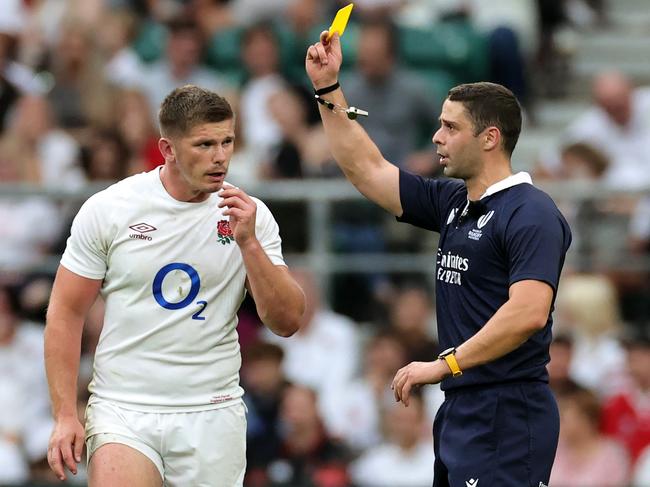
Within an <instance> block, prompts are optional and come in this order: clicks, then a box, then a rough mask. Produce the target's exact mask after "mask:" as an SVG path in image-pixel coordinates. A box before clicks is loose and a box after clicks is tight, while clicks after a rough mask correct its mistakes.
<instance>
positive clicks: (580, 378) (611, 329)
mask: <svg viewBox="0 0 650 487" xmlns="http://www.w3.org/2000/svg"><path fill="white" fill-rule="evenodd" d="M557 307H558V311H560V313H561V315H562V317H563V319H564V320H565V322H564V323H563V324H564V325H565V331H567V332H569V333H571V335H572V339H573V353H572V359H571V368H570V374H571V378H572V379H573V380H574V381H576V382H577V383H578V384H580V385H582V386H584V387H587V388H589V389H592V390H594V391H598V393H599V394H600V395H603V396H605V395H608V394H610V393H612V392H613V391H614V390H615V389H616V388H617V387H618V386H619V385H620V384H621V382H622V381H623V380H624V373H623V370H624V364H625V354H624V351H623V349H622V347H621V346H620V344H619V341H618V337H617V335H618V333H619V331H620V329H621V320H620V314H619V303H618V297H617V294H616V289H615V288H614V286H613V284H612V283H611V281H610V280H609V279H608V278H607V277H606V276H604V275H598V274H593V275H592V274H576V275H572V276H567V277H566V278H565V279H564V280H563V281H562V292H561V293H560V294H559V295H558V303H557Z"/></svg>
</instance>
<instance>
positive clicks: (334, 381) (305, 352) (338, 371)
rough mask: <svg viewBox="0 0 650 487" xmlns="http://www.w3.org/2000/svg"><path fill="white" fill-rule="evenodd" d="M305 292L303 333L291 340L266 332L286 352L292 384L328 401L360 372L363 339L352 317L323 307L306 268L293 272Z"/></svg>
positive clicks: (301, 328) (285, 369)
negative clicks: (361, 342)
mask: <svg viewBox="0 0 650 487" xmlns="http://www.w3.org/2000/svg"><path fill="white" fill-rule="evenodd" d="M293 276H294V278H295V279H296V281H297V282H298V284H300V287H301V288H302V289H303V291H304V293H305V299H306V301H305V304H306V308H305V313H304V315H303V316H302V322H301V325H300V330H298V332H297V333H296V334H295V335H293V336H292V337H290V338H288V339H278V337H277V336H274V335H272V334H270V333H268V332H266V337H265V338H266V339H267V340H269V341H271V342H272V343H276V344H278V345H279V346H280V347H282V349H283V350H284V372H285V375H286V377H287V379H288V380H289V381H291V382H292V383H295V384H300V385H304V386H307V387H309V388H311V389H313V390H314V391H316V393H317V394H318V397H319V399H320V400H321V401H327V396H328V394H334V393H337V392H338V391H339V386H340V385H341V384H346V383H348V382H349V381H350V380H351V379H352V378H353V377H354V376H355V375H356V373H357V370H358V366H359V364H358V360H359V352H360V337H359V330H358V329H357V325H356V324H355V323H354V322H353V321H351V320H350V319H349V318H347V317H345V316H343V315H340V314H337V313H335V312H333V311H331V310H330V309H327V308H325V307H324V306H323V303H322V298H321V295H320V289H318V287H317V284H316V281H315V278H314V276H313V275H312V274H311V273H310V272H309V271H308V270H306V269H300V270H295V271H293Z"/></svg>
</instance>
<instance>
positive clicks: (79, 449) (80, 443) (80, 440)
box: [74, 433, 84, 463]
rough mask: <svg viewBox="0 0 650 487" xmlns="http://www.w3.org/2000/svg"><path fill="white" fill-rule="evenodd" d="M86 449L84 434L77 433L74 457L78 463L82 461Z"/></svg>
mask: <svg viewBox="0 0 650 487" xmlns="http://www.w3.org/2000/svg"><path fill="white" fill-rule="evenodd" d="M83 451H84V435H83V434H79V433H77V434H76V435H75V437H74V459H75V461H76V462H77V463H79V462H80V461H81V454H82V453H83Z"/></svg>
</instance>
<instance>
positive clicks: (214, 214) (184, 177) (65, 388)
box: [45, 86, 304, 487]
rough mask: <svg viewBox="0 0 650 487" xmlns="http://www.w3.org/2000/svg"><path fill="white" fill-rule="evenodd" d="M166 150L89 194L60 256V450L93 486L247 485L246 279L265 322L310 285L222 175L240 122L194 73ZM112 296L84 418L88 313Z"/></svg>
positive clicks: (287, 311)
mask: <svg viewBox="0 0 650 487" xmlns="http://www.w3.org/2000/svg"><path fill="white" fill-rule="evenodd" d="M159 119H160V127H161V135H162V137H161V139H160V141H159V148H160V151H161V152H162V154H163V156H164V157H165V164H164V165H163V166H161V167H159V168H156V169H154V170H153V171H151V172H148V173H142V174H138V175H136V176H132V177H129V178H127V179H125V180H123V181H121V182H119V183H117V184H114V185H113V186H111V187H109V188H108V189H106V190H104V191H101V192H100V193H97V194H96V195H94V196H92V197H91V198H89V199H88V201H86V203H85V204H84V205H83V207H82V208H81V209H80V210H79V213H78V214H77V217H76V218H75V220H74V223H73V225H72V230H71V235H70V238H69V239H68V243H67V247H66V250H65V253H64V255H63V257H62V259H61V265H60V267H59V269H58V272H57V276H56V280H55V283H54V288H53V290H52V296H51V299H50V306H49V310H48V316H47V326H46V330H45V360H46V369H47V376H48V381H49V386H50V395H51V398H52V407H53V413H54V417H55V421H56V423H55V427H54V431H53V433H52V436H51V439H50V444H49V451H48V461H49V464H50V466H51V468H52V469H53V471H54V472H55V473H56V475H57V476H58V477H59V478H60V479H61V480H63V479H65V478H66V473H65V469H66V468H67V469H68V470H70V471H71V472H72V473H73V474H76V471H77V463H78V462H80V460H81V454H82V450H83V445H84V439H85V442H86V445H87V453H88V457H89V472H88V475H89V484H90V486H91V487H104V486H116V485H120V486H127V485H128V486H130V487H140V486H142V487H154V486H155V487H159V486H161V485H165V486H179V487H180V486H183V487H185V486H190V485H191V486H216V485H219V486H229V487H230V486H241V485H242V482H243V477H244V470H245V466H246V460H245V449H246V445H245V442H246V417H245V407H244V405H243V402H242V399H241V396H242V394H243V390H242V388H241V387H240V385H239V368H240V364H241V358H240V353H239V343H238V337H237V331H236V326H237V317H236V312H237V310H238V308H239V306H240V304H241V302H242V300H243V299H244V296H245V292H246V290H248V291H249V292H250V293H251V294H252V296H253V298H254V300H255V303H256V306H257V311H258V313H259V315H260V317H261V319H262V321H263V322H264V324H265V325H266V326H267V327H268V328H269V329H271V330H272V331H273V332H275V333H276V334H278V335H281V336H290V335H291V334H293V333H294V332H295V331H296V330H297V329H298V327H299V324H298V323H299V321H300V317H301V316H302V313H303V310H304V295H303V293H302V290H301V289H300V287H299V286H298V284H297V283H296V282H295V281H294V280H293V278H292V277H291V276H290V274H289V272H288V269H287V267H286V265H285V263H284V260H283V258H282V249H281V241H280V236H279V230H278V225H277V223H276V222H275V220H274V218H273V216H272V215H271V213H270V211H269V210H268V208H267V207H266V206H265V205H264V204H263V203H262V202H261V201H260V200H257V199H255V198H252V197H250V196H248V195H247V194H246V193H245V192H244V191H242V190H241V189H239V188H236V187H233V186H231V185H228V184H227V183H225V184H224V178H225V176H226V173H227V171H228V164H229V162H230V158H231V156H232V154H233V146H234V141H235V121H234V115H233V112H232V109H231V107H230V105H229V104H228V102H227V101H226V100H225V99H223V98H222V97H220V96H219V95H217V94H215V93H212V92H210V91H207V90H204V89H201V88H199V87H196V86H185V87H182V88H178V89H176V90H174V91H173V92H171V93H170V94H169V95H168V96H167V98H166V99H165V100H164V101H163V103H162V105H161V108H160V113H159ZM98 294H101V296H102V297H103V298H104V300H105V302H106V312H105V318H104V328H103V330H102V334H101V337H100V339H99V344H98V346H97V351H96V353H95V361H94V375H93V379H92V382H91V383H90V386H89V390H90V392H91V397H90V400H89V404H88V408H87V410H86V424H85V427H84V426H83V425H82V424H81V423H80V421H79V419H78V417H77V375H78V371H79V355H80V344H81V333H82V329H83V324H84V319H85V316H86V313H87V312H88V310H89V308H90V306H91V305H92V304H93V302H94V301H95V298H96V297H97V295H98Z"/></svg>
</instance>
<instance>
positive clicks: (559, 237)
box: [398, 170, 571, 390]
mask: <svg viewBox="0 0 650 487" xmlns="http://www.w3.org/2000/svg"><path fill="white" fill-rule="evenodd" d="M399 178H400V180H399V191H400V200H401V203H402V209H403V211H404V213H403V214H402V216H401V217H399V218H398V220H399V221H403V222H407V223H411V224H413V225H416V226H418V227H421V228H426V229H428V230H433V231H434V232H439V233H440V242H439V246H438V253H437V256H436V312H437V320H438V340H439V342H440V346H441V348H442V349H446V348H449V347H456V346H458V345H460V344H462V343H463V342H465V341H466V340H468V339H469V338H471V337H472V336H473V335H475V334H476V333H477V332H478V331H479V330H480V329H481V328H482V327H483V325H485V323H486V322H487V321H488V320H489V319H490V318H492V316H493V315H494V313H495V312H496V311H497V310H498V309H499V308H500V307H501V305H503V304H504V303H505V302H506V301H507V300H508V291H509V288H510V285H512V284H513V283H515V282H517V281H521V280H524V279H533V280H537V281H542V282H545V283H547V284H549V285H550V286H551V287H552V288H553V291H554V299H553V301H555V293H556V292H557V286H558V281H559V278H560V272H561V271H562V266H563V264H564V257H565V255H566V252H567V250H568V248H569V245H570V243H571V230H570V229H569V225H568V224H567V222H566V220H565V219H564V217H563V216H562V214H561V213H560V211H559V210H558V208H557V206H556V205H555V203H554V202H553V200H552V199H551V198H550V197H549V196H548V195H547V194H546V193H544V192H543V191H541V190H539V189H537V188H535V186H533V185H532V181H531V179H530V176H529V175H528V174H527V173H518V174H516V175H513V176H510V177H508V178H506V179H504V180H503V181H499V182H498V183H496V184H494V185H492V186H490V187H489V188H488V189H487V191H486V192H485V194H484V195H483V197H482V198H481V199H480V200H479V201H478V202H472V203H469V202H468V199H467V189H466V187H465V184H464V183H463V182H462V181H459V180H453V179H428V178H423V177H420V176H415V175H413V174H410V173H407V172H405V171H402V170H400V176H399ZM551 309H552V308H551ZM552 323H553V319H552V317H551V315H550V313H549V317H548V322H547V323H546V326H545V327H544V328H543V329H542V330H540V331H538V332H537V333H535V334H534V335H532V336H531V337H530V338H529V339H528V340H527V341H526V342H525V343H524V344H522V345H521V346H519V347H518V348H517V349H515V350H513V351H512V352H510V353H508V354H506V355H504V356H503V357H501V358H499V359H497V360H495V361H493V362H490V363H487V364H484V365H481V366H477V367H474V368H472V369H469V370H467V371H465V372H464V373H463V375H462V376H460V377H458V378H451V377H448V378H446V379H444V380H443V381H442V384H441V387H442V389H443V390H450V389H455V388H458V387H464V386H470V385H483V384H492V383H501V382H509V381H520V380H523V381H527V380H531V381H535V380H540V381H545V382H548V372H547V371H546V364H547V363H548V362H549V360H550V357H549V345H550V343H551V325H552Z"/></svg>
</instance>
